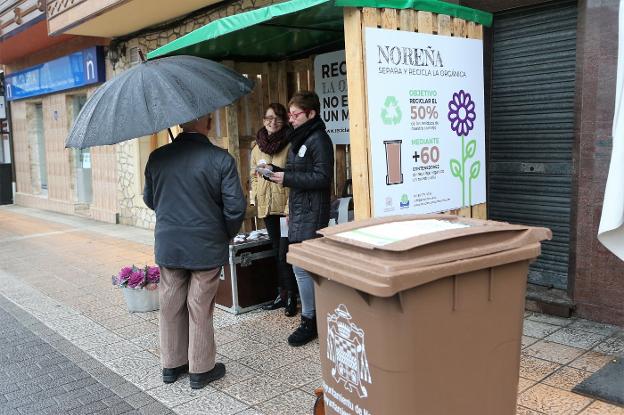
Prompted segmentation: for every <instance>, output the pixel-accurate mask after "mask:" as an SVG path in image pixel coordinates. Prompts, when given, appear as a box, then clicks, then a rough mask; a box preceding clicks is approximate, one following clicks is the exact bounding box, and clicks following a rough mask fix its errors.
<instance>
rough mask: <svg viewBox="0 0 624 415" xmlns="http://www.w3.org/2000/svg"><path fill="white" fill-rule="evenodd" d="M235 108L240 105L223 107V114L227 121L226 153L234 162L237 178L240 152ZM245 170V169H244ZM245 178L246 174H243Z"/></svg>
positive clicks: (239, 172) (239, 171)
mask: <svg viewBox="0 0 624 415" xmlns="http://www.w3.org/2000/svg"><path fill="white" fill-rule="evenodd" d="M237 107H240V105H236V104H231V105H228V106H227V107H225V114H226V119H227V131H228V137H227V150H228V153H230V154H231V155H232V157H234V160H236V170H238V176H239V177H241V180H242V176H241V160H240V150H239V137H240V135H239V133H238V132H239V131H238V111H237ZM245 170H247V169H245ZM245 176H247V174H245Z"/></svg>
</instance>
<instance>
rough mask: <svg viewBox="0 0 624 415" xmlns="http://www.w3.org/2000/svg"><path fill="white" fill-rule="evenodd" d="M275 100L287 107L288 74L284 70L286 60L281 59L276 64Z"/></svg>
mask: <svg viewBox="0 0 624 415" xmlns="http://www.w3.org/2000/svg"><path fill="white" fill-rule="evenodd" d="M276 88H277V102H279V103H281V104H282V105H284V106H285V107H286V109H288V100H289V99H290V97H289V96H288V74H287V72H286V61H281V62H280V63H279V64H278V65H277V83H276Z"/></svg>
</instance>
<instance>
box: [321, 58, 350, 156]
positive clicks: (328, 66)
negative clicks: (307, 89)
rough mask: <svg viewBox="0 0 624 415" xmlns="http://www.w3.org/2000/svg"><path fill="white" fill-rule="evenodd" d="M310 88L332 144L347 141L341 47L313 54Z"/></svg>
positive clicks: (346, 108) (347, 110)
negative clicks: (318, 100) (318, 101)
mask: <svg viewBox="0 0 624 415" xmlns="http://www.w3.org/2000/svg"><path fill="white" fill-rule="evenodd" d="M314 83H315V85H314V89H315V92H316V93H317V95H318V96H319V98H320V99H321V118H322V119H323V121H325V126H326V128H327V134H329V136H330V137H331V139H332V141H333V142H334V144H349V101H348V100H347V61H346V59H345V51H344V50H339V51H336V52H330V53H324V54H322V55H318V56H316V58H314Z"/></svg>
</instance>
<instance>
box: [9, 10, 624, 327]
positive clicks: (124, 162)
mask: <svg viewBox="0 0 624 415" xmlns="http://www.w3.org/2000/svg"><path fill="white" fill-rule="evenodd" d="M278 2H280V1H271V0H258V1H252V0H239V1H233V2H216V1H200V0H197V1H189V2H183V4H175V3H176V2H169V1H166V0H157V1H153V2H149V1H147V0H132V1H121V0H118V1H112V2H106V4H105V5H104V4H102V3H101V2H97V1H94V0H82V1H80V0H76V1H74V2H62V1H59V0H56V1H48V2H47V6H46V10H45V13H44V14H46V13H47V26H48V29H49V34H51V35H55V36H58V35H60V36H61V37H64V38H63V41H62V42H61V43H58V44H56V45H53V46H52V47H47V48H46V49H45V50H39V51H27V52H26V53H25V54H23V55H21V56H18V57H16V56H12V57H11V58H10V59H8V60H7V59H6V58H5V57H4V56H3V55H4V52H3V51H4V50H5V49H6V48H5V45H4V44H0V57H1V58H2V60H3V62H2V63H4V64H5V65H6V68H7V74H10V73H11V72H15V71H20V70H24V69H26V68H28V67H32V66H33V65H37V64H40V63H43V62H47V61H50V60H52V59H55V58H58V57H60V56H65V55H67V54H70V53H73V52H75V51H79V50H83V49H85V48H87V47H90V46H93V45H103V46H105V47H106V49H105V50H106V53H105V64H106V77H107V79H110V78H111V77H113V76H115V75H116V74H119V73H121V72H123V71H125V70H127V69H128V68H130V67H132V65H135V64H138V63H139V59H140V58H139V54H138V51H139V50H142V51H143V52H148V51H150V50H154V49H155V48H157V47H159V46H162V45H164V44H166V43H168V42H170V41H171V40H174V39H176V38H178V37H180V36H183V35H185V34H187V33H189V32H191V31H193V30H195V29H197V28H199V27H201V26H203V25H205V24H207V23H209V22H211V21H213V20H216V19H219V18H222V17H225V16H229V15H233V14H236V13H240V12H243V11H247V10H252V9H255V8H258V7H263V6H266V5H268V4H272V3H278ZM16 3H19V2H16ZM178 3H179V2H178ZM452 3H459V4H461V5H465V6H468V7H473V8H476V9H481V10H486V11H489V12H492V13H494V24H493V26H492V27H491V28H489V29H488V30H486V32H485V37H484V59H485V61H484V66H485V74H486V79H485V81H486V82H485V87H486V91H485V96H486V112H487V113H488V125H487V132H486V145H487V148H488V155H487V157H488V159H487V169H488V171H487V173H488V189H487V191H488V195H487V199H488V217H490V218H492V219H496V220H504V221H509V222H516V223H525V224H531V225H539V226H546V227H549V228H551V229H552V230H553V234H554V238H553V240H552V241H550V242H548V243H546V244H544V247H543V255H542V256H541V257H540V259H539V260H538V261H537V262H536V263H535V264H533V265H532V267H531V274H530V276H529V281H530V283H531V284H530V288H529V294H528V299H529V304H530V306H532V307H535V308H538V309H540V310H542V311H546V312H551V313H556V314H561V315H567V314H569V313H570V312H574V313H576V314H577V315H579V316H582V317H586V318H590V319H593V320H597V321H604V322H608V323H615V324H620V325H624V302H622V301H621V299H622V298H624V278H623V277H624V264H623V263H622V261H620V260H619V259H617V258H616V257H615V256H614V255H612V254H611V253H609V252H608V251H607V250H606V249H605V248H604V247H603V246H602V245H601V244H600V243H599V242H598V240H597V238H596V235H597V230H598V225H599V221H600V214H601V208H602V199H603V194H604V187H605V183H606V178H607V174H608V169H609V162H610V154H611V127H612V119H613V110H614V98H615V83H616V79H615V77H616V64H617V38H618V37H617V33H618V21H617V16H618V4H619V2H618V1H617V0H578V1H577V0H560V1H539V0H462V1H452ZM37 4H39V3H37ZM22 10H23V8H22ZM38 10H40V12H41V13H43V11H41V7H40V8H39V9H38ZM137 10H143V11H145V10H149V12H142V13H139V12H137ZM14 14H15V13H13V15H14ZM9 15H10V13H9ZM131 17H132V18H131ZM39 19H41V17H39ZM94 87H95V86H90V87H86V88H82V89H72V90H71V91H65V92H60V93H56V94H48V95H42V96H40V97H38V98H28V99H24V100H14V101H12V102H11V110H12V112H13V117H12V118H13V119H12V121H13V130H14V138H13V142H14V146H13V147H14V152H15V160H14V161H15V166H16V177H17V180H16V181H17V193H16V195H15V196H16V197H15V198H16V203H19V204H22V205H26V206H33V207H39V208H44V209H52V210H57V211H62V212H65V213H70V214H74V213H75V214H83V215H88V216H90V217H93V218H96V219H99V220H104V221H108V222H118V223H125V224H131V225H135V226H140V227H145V228H150V227H153V225H154V217H153V214H152V212H151V211H149V210H148V209H147V208H146V207H145V206H144V204H143V202H142V188H143V167H144V165H145V162H146V160H147V157H148V156H149V153H150V152H151V151H152V150H153V149H154V148H156V147H158V146H159V145H162V144H164V143H166V142H167V141H168V138H167V136H166V135H165V134H156V135H154V136H152V137H143V138H140V139H138V140H132V141H128V142H126V143H123V144H119V145H116V146H110V147H101V148H96V149H92V150H91V151H90V153H89V155H88V156H87V155H85V153H81V152H75V151H70V150H65V149H64V148H63V145H62V143H63V141H64V138H65V136H66V134H67V131H68V129H69V126H70V124H71V120H72V117H73V116H74V115H75V113H76V111H77V110H78V109H79V107H80V104H81V102H84V98H85V97H86V96H88V94H89V93H90V92H91V91H92V90H93V88H94ZM216 119H217V121H218V122H217V123H215V124H216V125H215V126H214V128H215V131H214V136H215V137H217V138H223V137H225V136H226V133H227V132H226V129H227V126H226V125H223V123H221V122H219V120H220V119H221V118H220V116H219V115H217V117H216ZM250 128H251V127H250ZM40 130H42V131H43V137H44V140H43V145H42V144H41V140H40V139H39V138H38V137H39V136H40V135H41V134H40ZM40 154H45V155H46V159H45V169H43V168H42V161H41V160H42V159H41V157H40ZM85 160H86V161H85ZM241 164H244V163H241ZM89 165H90V170H91V172H90V180H91V181H90V182H89V180H88V177H89V174H88V173H87V172H86V170H87V167H86V166H89ZM44 170H45V172H47V177H44V176H43V174H44ZM42 178H44V179H47V183H46V184H47V189H44V183H43V182H42ZM85 183H87V184H85ZM89 183H90V184H89ZM89 189H90V191H89ZM45 190H47V193H46V192H45ZM85 195H86V196H89V195H90V198H89V197H85Z"/></svg>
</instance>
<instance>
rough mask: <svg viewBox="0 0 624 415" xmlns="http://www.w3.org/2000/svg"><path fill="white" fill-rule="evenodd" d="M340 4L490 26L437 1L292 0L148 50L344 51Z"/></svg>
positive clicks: (286, 54)
mask: <svg viewBox="0 0 624 415" xmlns="http://www.w3.org/2000/svg"><path fill="white" fill-rule="evenodd" d="M342 7H376V8H394V9H406V8H414V9H418V10H424V11H430V12H434V13H440V14H447V15H450V16H453V17H459V18H462V19H466V20H470V21H474V22H477V23H481V24H483V25H485V26H489V25H491V24H492V14H491V13H487V12H483V11H480V10H475V9H471V8H468V7H464V6H458V5H456V4H451V3H446V2H443V1H439V0H290V1H285V2H283V3H278V4H273V5H271V6H266V7H262V8H259V9H256V10H251V11H249V12H245V13H239V14H235V15H232V16H228V17H224V18H223V19H219V20H215V21H213V22H210V23H208V24H207V25H205V26H203V27H200V28H199V29H197V30H194V31H192V32H191V33H189V34H187V35H185V36H182V37H181V38H179V39H176V40H174V41H172V42H170V43H168V44H166V45H164V46H162V47H160V48H158V49H156V50H153V51H151V52H149V53H148V54H147V58H148V59H154V58H158V57H162V56H171V55H194V56H200V57H203V58H209V59H214V60H236V61H247V62H254V61H255V62H270V61H279V60H284V59H290V60H293V59H298V58H303V57H307V56H310V55H312V54H318V53H323V52H329V51H333V50H339V49H344V22H343V14H342Z"/></svg>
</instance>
